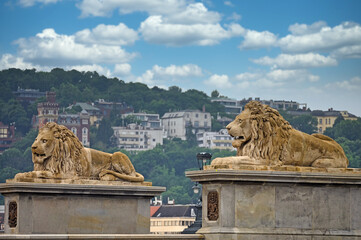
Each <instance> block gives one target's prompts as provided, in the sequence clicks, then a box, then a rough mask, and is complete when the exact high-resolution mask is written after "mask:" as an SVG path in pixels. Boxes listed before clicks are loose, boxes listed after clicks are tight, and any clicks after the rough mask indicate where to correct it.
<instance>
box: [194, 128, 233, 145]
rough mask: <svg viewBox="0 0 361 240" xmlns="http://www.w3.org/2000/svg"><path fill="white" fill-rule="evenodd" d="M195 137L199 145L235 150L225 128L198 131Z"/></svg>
mask: <svg viewBox="0 0 361 240" xmlns="http://www.w3.org/2000/svg"><path fill="white" fill-rule="evenodd" d="M196 137H197V142H198V146H199V147H205V148H211V149H227V150H235V148H234V147H233V146H232V141H233V138H232V137H231V136H230V135H229V134H228V131H227V129H221V130H220V131H218V132H200V133H197V135H196Z"/></svg>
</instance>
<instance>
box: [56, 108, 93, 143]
mask: <svg viewBox="0 0 361 240" xmlns="http://www.w3.org/2000/svg"><path fill="white" fill-rule="evenodd" d="M58 124H61V125H64V126H65V127H67V128H68V129H69V130H71V131H72V132H73V133H74V134H75V136H77V137H78V139H79V140H80V141H81V143H82V144H83V145H84V146H85V147H90V142H89V140H90V136H89V131H90V116H89V113H88V112H87V111H85V110H82V111H81V112H80V113H79V114H68V113H62V114H59V116H58Z"/></svg>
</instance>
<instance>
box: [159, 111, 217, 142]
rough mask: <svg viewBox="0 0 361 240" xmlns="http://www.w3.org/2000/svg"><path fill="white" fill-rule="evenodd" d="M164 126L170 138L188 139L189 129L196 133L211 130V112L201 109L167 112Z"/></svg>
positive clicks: (163, 118) (164, 117)
mask: <svg viewBox="0 0 361 240" xmlns="http://www.w3.org/2000/svg"><path fill="white" fill-rule="evenodd" d="M162 126H163V128H164V131H165V134H166V136H167V137H168V138H180V139H182V140H186V135H187V129H190V130H192V132H193V133H194V134H196V133H199V132H207V131H210V130H211V127H212V119H211V114H210V113H208V112H205V111H199V110H185V111H179V112H167V113H165V114H164V115H163V117H162Z"/></svg>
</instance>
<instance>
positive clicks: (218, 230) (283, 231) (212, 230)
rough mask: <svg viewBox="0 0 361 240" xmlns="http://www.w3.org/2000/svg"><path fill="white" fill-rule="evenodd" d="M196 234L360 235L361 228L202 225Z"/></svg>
mask: <svg viewBox="0 0 361 240" xmlns="http://www.w3.org/2000/svg"><path fill="white" fill-rule="evenodd" d="M197 233H198V234H206V235H208V234H238V235H279V236H282V235H293V236H297V235H298V236H329V237H342V236H345V237H361V230H354V231H340V230H312V229H309V230H306V229H295V228H289V229H288V228H270V229H265V228H257V229H254V228H235V227H234V228H232V227H228V228H227V227H203V228H201V229H200V230H199V231H198V232H197Z"/></svg>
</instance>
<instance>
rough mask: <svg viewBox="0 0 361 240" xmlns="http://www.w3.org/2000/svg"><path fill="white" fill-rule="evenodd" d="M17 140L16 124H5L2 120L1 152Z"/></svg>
mask: <svg viewBox="0 0 361 240" xmlns="http://www.w3.org/2000/svg"><path fill="white" fill-rule="evenodd" d="M13 142H15V126H14V124H10V125H5V124H3V123H2V122H0V153H2V152H3V151H5V150H6V149H8V148H9V147H10V146H11V144H12V143H13Z"/></svg>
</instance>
